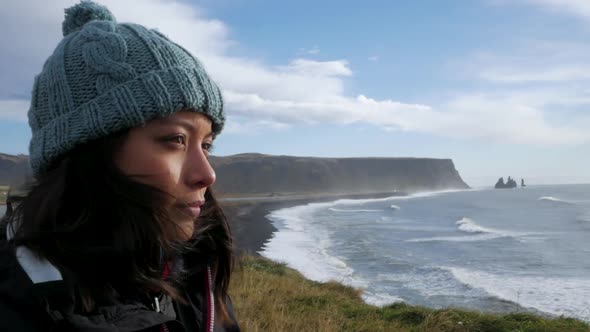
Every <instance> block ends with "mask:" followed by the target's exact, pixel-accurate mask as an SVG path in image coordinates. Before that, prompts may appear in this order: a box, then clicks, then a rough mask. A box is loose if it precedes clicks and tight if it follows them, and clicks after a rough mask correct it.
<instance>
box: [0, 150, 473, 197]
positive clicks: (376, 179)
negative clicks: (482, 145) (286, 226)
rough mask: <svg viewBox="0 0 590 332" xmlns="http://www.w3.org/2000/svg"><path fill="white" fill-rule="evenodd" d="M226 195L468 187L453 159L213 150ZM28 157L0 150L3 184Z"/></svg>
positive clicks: (20, 172) (22, 172) (17, 178)
mask: <svg viewBox="0 0 590 332" xmlns="http://www.w3.org/2000/svg"><path fill="white" fill-rule="evenodd" d="M210 160H211V164H212V166H213V167H214V169H215V171H216V173H217V182H216V183H215V189H216V191H217V192H218V193H219V194H223V195H284V194H295V193H299V194H309V193H364V192H386V191H393V190H398V191H418V190H442V189H451V188H455V189H462V188H468V186H467V184H466V183H465V182H464V181H463V180H462V179H461V176H460V175H459V173H458V172H457V170H456V169H455V165H454V164H453V161H452V160H451V159H431V158H316V157H293V156H271V155H263V154H256V153H248V154H239V155H233V156H226V157H216V156H212V157H211V158H210ZM27 174H30V170H29V166H28V157H27V156H25V155H18V156H11V155H7V154H0V185H1V184H15V183H22V182H23V181H24V178H25V176H26V175H27Z"/></svg>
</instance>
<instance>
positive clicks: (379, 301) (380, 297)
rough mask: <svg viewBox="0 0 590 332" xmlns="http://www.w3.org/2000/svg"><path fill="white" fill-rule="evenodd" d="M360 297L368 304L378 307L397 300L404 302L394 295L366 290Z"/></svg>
mask: <svg viewBox="0 0 590 332" xmlns="http://www.w3.org/2000/svg"><path fill="white" fill-rule="evenodd" d="M362 297H363V300H364V301H365V302H367V303H368V304H372V305H376V306H378V307H382V306H385V305H388V304H393V303H398V302H404V299H402V298H401V297H398V296H395V295H389V294H383V293H373V292H368V291H364V292H363V295H362Z"/></svg>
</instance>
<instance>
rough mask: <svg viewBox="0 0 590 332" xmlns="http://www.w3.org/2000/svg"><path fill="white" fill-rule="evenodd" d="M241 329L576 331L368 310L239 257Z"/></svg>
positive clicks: (475, 316)
mask: <svg viewBox="0 0 590 332" xmlns="http://www.w3.org/2000/svg"><path fill="white" fill-rule="evenodd" d="M230 293H231V295H232V299H233V302H234V306H235V310H236V315H237V318H238V321H239V322H240V325H241V327H242V329H243V331H246V332H249V331H327V332H328V331H371V332H378V331H412V332H418V331H433V332H467V331H477V332H502V331H506V332H508V331H510V332H568V331H572V332H577V331H580V332H582V331H584V332H588V331H590V327H589V326H588V325H587V324H585V323H584V322H581V321H579V320H576V319H572V318H565V317H560V318H556V319H548V318H545V317H541V316H536V315H533V314H528V313H512V314H506V315H493V314H483V313H480V312H473V311H466V310H459V309H453V308H448V309H443V310H434V309H428V308H424V307H417V306H410V305H406V304H403V303H396V304H392V305H389V306H385V307H382V308H380V307H376V306H371V305H368V304H366V303H364V302H363V300H362V299H361V291H360V290H357V289H354V288H351V287H347V286H344V285H342V284H339V283H336V282H327V283H318V282H314V281H311V280H307V279H305V278H304V277H303V276H302V275H301V274H300V273H298V272H297V271H295V270H292V269H290V268H287V267H286V266H285V265H284V264H280V263H276V262H273V261H270V260H267V259H264V258H258V257H243V258H242V259H241V261H240V264H239V267H238V268H236V271H235V274H234V276H233V279H232V284H231V286H230Z"/></svg>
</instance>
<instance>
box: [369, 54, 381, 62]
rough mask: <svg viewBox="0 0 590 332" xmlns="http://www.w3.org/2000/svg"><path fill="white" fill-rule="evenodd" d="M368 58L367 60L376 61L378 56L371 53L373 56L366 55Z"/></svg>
mask: <svg viewBox="0 0 590 332" xmlns="http://www.w3.org/2000/svg"><path fill="white" fill-rule="evenodd" d="M368 60H369V61H378V60H379V57H378V56H377V55H373V56H370V57H368Z"/></svg>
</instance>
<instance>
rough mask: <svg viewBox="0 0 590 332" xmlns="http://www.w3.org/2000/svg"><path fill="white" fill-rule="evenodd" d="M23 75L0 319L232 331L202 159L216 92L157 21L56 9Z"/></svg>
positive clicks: (34, 326) (20, 324) (46, 327)
mask: <svg viewBox="0 0 590 332" xmlns="http://www.w3.org/2000/svg"><path fill="white" fill-rule="evenodd" d="M63 33H64V39H63V40H62V41H61V43H59V45H58V46H57V48H56V49H55V51H54V53H53V54H52V55H51V56H50V57H49V58H48V59H47V61H46V62H45V64H44V66H43V70H42V71H41V73H40V74H39V75H38V76H37V77H36V78H35V83H34V87H33V98H32V100H31V107H30V110H29V113H28V116H29V124H30V126H31V131H32V133H33V137H32V139H31V143H30V163H31V167H32V169H33V173H34V175H35V183H34V185H32V187H31V188H30V190H29V191H28V193H27V194H26V195H24V196H22V197H11V198H10V199H11V202H12V204H13V207H14V210H13V211H12V213H11V214H10V215H7V216H6V217H5V218H4V220H3V223H2V224H3V229H2V232H1V234H2V235H0V237H2V236H3V235H4V234H6V235H5V236H6V238H5V239H2V240H1V241H0V330H2V331H4V330H6V331H238V330H239V327H238V325H237V323H236V321H235V318H234V315H233V310H232V306H231V302H230V300H229V297H228V295H227V288H228V285H229V280H230V274H231V261H232V253H231V235H230V232H229V228H228V224H227V221H226V219H225V217H224V215H223V213H222V211H221V209H220V207H219V205H218V204H217V203H216V201H215V198H214V196H213V194H212V192H211V189H210V187H211V185H212V184H213V183H214V182H215V173H214V171H213V169H212V168H211V166H210V165H209V162H208V155H209V153H210V150H211V147H212V144H213V140H214V139H215V137H216V136H217V135H218V134H219V133H220V132H221V130H222V128H223V123H224V119H225V116H224V112H223V103H222V98H221V93H220V90H219V88H218V87H217V85H215V83H214V82H213V81H212V80H211V79H210V78H209V77H208V76H207V74H206V72H205V71H204V69H203V67H202V65H201V64H200V62H199V61H198V60H197V59H195V58H194V57H193V56H192V55H191V54H189V53H188V52H187V51H186V50H185V49H183V48H182V47H180V46H178V45H177V44H175V43H173V42H172V41H170V40H169V39H168V38H167V37H166V36H164V35H162V34H161V33H159V32H157V31H154V30H148V29H146V28H145V27H143V26H141V25H136V24H130V23H127V24H117V23H116V21H115V18H114V17H113V15H112V14H111V13H110V12H109V11H108V9H106V8H105V7H103V6H101V5H98V4H96V3H94V2H90V1H83V2H81V3H80V4H78V5H76V6H73V7H71V8H68V9H66V18H65V21H64V23H63Z"/></svg>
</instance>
